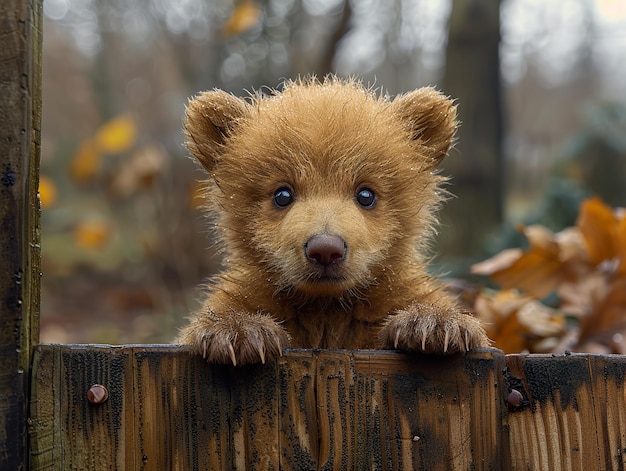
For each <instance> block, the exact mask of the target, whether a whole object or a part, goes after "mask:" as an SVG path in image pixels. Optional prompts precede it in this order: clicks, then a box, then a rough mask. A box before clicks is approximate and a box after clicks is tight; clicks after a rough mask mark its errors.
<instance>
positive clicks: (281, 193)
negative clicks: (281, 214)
mask: <svg viewBox="0 0 626 471" xmlns="http://www.w3.org/2000/svg"><path fill="white" fill-rule="evenodd" d="M293 200H294V197H293V191H291V190H290V189H289V188H287V187H281V188H279V189H278V190H276V191H275V192H274V204H275V205H276V207H278V208H286V207H287V206H289V205H290V204H291V203H293Z"/></svg>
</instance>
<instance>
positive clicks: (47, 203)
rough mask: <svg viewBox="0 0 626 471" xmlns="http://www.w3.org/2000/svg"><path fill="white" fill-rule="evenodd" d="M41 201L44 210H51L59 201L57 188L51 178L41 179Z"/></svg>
mask: <svg viewBox="0 0 626 471" xmlns="http://www.w3.org/2000/svg"><path fill="white" fill-rule="evenodd" d="M39 199H40V201H41V207H42V209H47V208H51V207H52V206H54V203H55V202H56V199H57V187H56V185H55V184H54V182H53V181H52V179H50V178H49V177H46V176H45V175H40V177H39Z"/></svg>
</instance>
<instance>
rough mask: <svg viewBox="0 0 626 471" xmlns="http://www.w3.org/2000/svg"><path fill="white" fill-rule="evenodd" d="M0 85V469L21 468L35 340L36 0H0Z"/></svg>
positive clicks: (38, 137) (38, 82) (38, 140)
mask: <svg viewBox="0 0 626 471" xmlns="http://www.w3.org/2000/svg"><path fill="white" fill-rule="evenodd" d="M0 90H1V92H0V266H1V267H2V269H1V270H0V469H10V470H20V469H26V468H27V466H28V464H27V462H26V458H27V456H28V453H27V447H26V438H27V425H26V410H27V402H28V381H29V378H28V371H29V368H30V360H31V350H32V347H33V345H35V344H36V343H37V342H38V339H39V278H40V251H39V239H40V238H39V205H38V200H37V186H38V182H39V174H38V172H39V152H40V143H41V134H40V130H41V1H40V0H3V1H2V6H1V7H0Z"/></svg>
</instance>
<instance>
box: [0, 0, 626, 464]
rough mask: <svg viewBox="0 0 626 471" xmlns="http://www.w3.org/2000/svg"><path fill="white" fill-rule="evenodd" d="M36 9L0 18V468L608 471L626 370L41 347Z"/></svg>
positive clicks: (474, 356)
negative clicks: (244, 361) (236, 364)
mask: <svg viewBox="0 0 626 471" xmlns="http://www.w3.org/2000/svg"><path fill="white" fill-rule="evenodd" d="M40 54H41V0H3V3H2V6H1V7H0V58H1V60H0V85H1V86H2V93H0V117H1V119H0V159H2V160H1V161H0V261H1V262H0V263H2V270H0V410H1V414H0V470H3V471H4V470H7V471H9V470H24V469H33V470H43V469H46V470H105V469H120V470H121V469H124V470H165V469H179V470H206V469H209V470H212V469H216V470H221V469H259V470H265V469H295V470H309V469H329V470H330V469H354V470H362V469H375V470H396V469H397V470H400V469H423V470H429V471H430V470H437V469H461V470H465V469H477V470H478V469H494V470H497V469H504V470H507V469H513V470H517V469H519V470H552V469H556V470H558V469H561V470H581V471H583V470H584V471H588V470H605V469H606V470H608V469H611V470H623V469H625V467H626V466H625V463H626V409H625V407H624V403H625V402H626V391H625V389H624V373H625V371H626V364H625V362H626V357H624V356H607V355H604V356H597V355H562V356H543V355H509V356H504V355H503V354H502V352H500V351H498V350H494V349H485V350H480V351H476V352H473V353H471V354H469V355H453V356H449V357H433V356H411V355H403V354H400V353H396V352H381V351H309V350H303V351H290V352H288V353H287V354H286V355H285V356H284V357H282V358H281V359H280V360H278V361H277V362H275V363H271V364H268V365H261V366H250V367H245V368H231V367H218V366H210V365H207V364H206V363H205V362H203V361H202V360H201V359H199V358H195V357H191V356H189V355H188V354H187V353H186V352H185V351H184V350H182V349H180V348H178V347H173V346H154V345H153V346H148V345H136V346H122V347H110V346H89V345H38V335H39V328H38V322H39V277H40V262H39V259H40V257H39V208H38V202H37V184H38V166H39V145H40V137H39V126H40V113H41V85H40V77H41V75H40V74H41V65H40V64H41V62H40Z"/></svg>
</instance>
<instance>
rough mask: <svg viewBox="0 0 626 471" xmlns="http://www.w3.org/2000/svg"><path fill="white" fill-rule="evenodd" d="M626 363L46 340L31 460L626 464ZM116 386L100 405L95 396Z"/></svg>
mask: <svg viewBox="0 0 626 471" xmlns="http://www.w3.org/2000/svg"><path fill="white" fill-rule="evenodd" d="M625 371H626V357H624V356H606V355H604V356H602V355H582V354H578V355H563V356H552V355H509V356H506V357H505V356H504V355H503V354H502V352H500V351H499V350H496V349H484V350H480V351H476V352H473V353H471V354H469V355H454V356H450V357H432V356H411V355H404V354H400V353H397V352H388V351H311V350H294V351H290V352H288V353H287V354H286V355H285V356H284V357H282V358H281V359H280V360H279V361H278V362H276V363H272V364H268V365H260V366H251V367H244V368H234V367H218V366H211V365H208V364H206V363H205V362H204V361H203V360H202V359H200V358H192V357H190V356H189V355H188V354H187V353H186V352H185V351H181V349H180V348H178V347H173V346H147V345H136V346H124V347H110V346H86V345H42V346H38V347H37V348H36V350H35V355H34V363H33V371H32V396H31V397H32V398H31V411H30V418H29V420H30V435H31V442H30V465H31V469H33V470H43V469H46V470H48V469H53V470H68V469H85V470H86V469H98V470H99V469H127V470H134V469H136V470H162V469H175V470H196V469H198V470H231V469H242V470H243V469H246V470H248V469H250V470H254V469H257V470H268V469H276V470H277V469H282V470H333V469H353V470H365V469H373V470H401V469H415V470H418V469H419V470H428V471H430V470H440V469H441V470H447V469H454V470H470V469H491V470H501V469H505V470H506V469H512V470H581V471H589V470H592V469H593V470H601V469H615V470H622V469H624V464H625V462H626V407H625V405H624V401H625V399H626V391H625V389H624V372H625ZM95 385H98V386H96V388H95V389H92V388H93V387H94V386H95ZM103 388H106V391H107V397H106V399H105V400H104V401H103V402H99V401H98V399H99V398H100V397H99V396H97V394H96V396H97V397H95V398H94V394H93V391H96V392H100V391H104V389H103ZM90 391H91V392H90ZM90 394H91V398H90ZM90 399H91V401H90Z"/></svg>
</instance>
